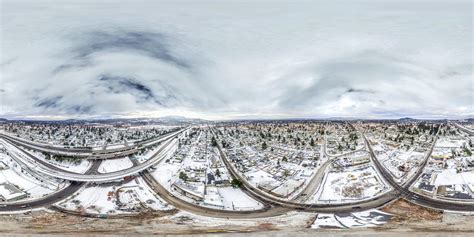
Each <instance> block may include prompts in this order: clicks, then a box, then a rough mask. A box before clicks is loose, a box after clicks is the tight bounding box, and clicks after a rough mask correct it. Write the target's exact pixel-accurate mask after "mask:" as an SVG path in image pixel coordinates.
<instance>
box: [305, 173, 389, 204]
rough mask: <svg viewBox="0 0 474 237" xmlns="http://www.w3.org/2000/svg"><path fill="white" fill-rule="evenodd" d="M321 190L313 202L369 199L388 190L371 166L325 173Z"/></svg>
mask: <svg viewBox="0 0 474 237" xmlns="http://www.w3.org/2000/svg"><path fill="white" fill-rule="evenodd" d="M322 185H323V186H322V188H320V189H319V190H318V192H317V193H316V195H315V196H314V197H313V200H312V201H313V202H326V203H331V202H352V201H359V200H365V199H370V198H373V197H375V196H378V195H381V194H382V193H384V192H386V191H388V190H389V186H388V184H385V183H384V180H383V179H382V178H381V177H380V176H379V174H378V172H377V171H376V170H375V168H374V167H373V166H372V165H362V166H356V167H350V168H346V169H345V170H343V171H341V172H335V171H331V172H328V173H326V175H325V177H324V179H323V184H322Z"/></svg>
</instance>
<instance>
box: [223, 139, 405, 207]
mask: <svg viewBox="0 0 474 237" xmlns="http://www.w3.org/2000/svg"><path fill="white" fill-rule="evenodd" d="M214 136H215V134H214ZM217 148H218V151H219V155H220V156H221V158H222V161H223V162H224V164H225V166H226V167H227V170H228V171H229V174H230V176H231V177H232V178H234V179H239V180H241V181H242V183H243V185H242V190H243V191H244V192H245V193H246V194H247V195H249V196H250V197H252V198H254V199H256V200H259V201H260V202H262V203H264V204H270V205H273V206H281V207H285V208H291V209H296V210H302V211H308V212H318V213H340V212H343V213H346V212H352V211H354V210H357V211H362V210H368V209H373V208H378V207H381V206H384V205H386V204H388V203H390V202H392V201H394V200H395V199H397V197H398V195H399V194H398V193H397V192H387V193H385V194H383V195H380V196H377V197H373V198H371V199H367V200H363V201H357V202H351V203H333V204H306V203H299V202H295V201H289V200H284V199H281V198H277V197H275V196H273V195H271V194H268V193H266V192H265V191H262V190H260V189H258V188H256V187H254V186H253V185H252V184H250V183H249V182H248V181H247V180H246V179H245V178H244V177H243V176H242V175H241V174H240V172H239V171H237V169H236V168H235V167H234V165H233V164H232V162H230V161H229V159H228V158H227V155H226V154H225V153H224V152H223V151H222V148H221V146H220V144H219V143H218V145H217Z"/></svg>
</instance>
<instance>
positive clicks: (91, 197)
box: [56, 178, 173, 215]
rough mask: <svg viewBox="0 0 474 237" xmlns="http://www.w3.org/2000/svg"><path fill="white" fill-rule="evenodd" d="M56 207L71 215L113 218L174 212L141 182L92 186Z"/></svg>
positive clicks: (140, 180) (137, 179)
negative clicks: (119, 215)
mask: <svg viewBox="0 0 474 237" xmlns="http://www.w3.org/2000/svg"><path fill="white" fill-rule="evenodd" d="M56 205H58V206H60V207H62V208H65V209H68V210H71V211H80V212H86V213H91V214H109V215H112V214H127V213H134V212H138V211H140V210H146V209H152V210H169V209H172V208H173V206H171V205H169V204H168V203H166V202H165V201H164V200H162V199H161V198H160V197H159V196H158V195H156V194H155V193H154V192H153V191H152V190H151V189H150V188H149V187H148V186H147V185H146V183H145V182H144V181H143V180H142V179H141V178H136V179H134V180H132V181H130V182H128V183H125V184H122V185H117V186H115V185H114V186H109V185H89V186H87V187H85V188H83V189H82V190H80V191H78V192H77V193H75V194H74V195H73V196H71V197H70V198H68V199H67V200H65V201H62V202H60V203H58V204H56Z"/></svg>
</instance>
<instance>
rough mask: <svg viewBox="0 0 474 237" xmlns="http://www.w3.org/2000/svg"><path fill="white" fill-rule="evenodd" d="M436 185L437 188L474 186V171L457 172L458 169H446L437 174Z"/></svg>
mask: <svg viewBox="0 0 474 237" xmlns="http://www.w3.org/2000/svg"><path fill="white" fill-rule="evenodd" d="M434 184H435V185H436V186H440V185H454V184H474V171H468V172H457V171H456V169H445V170H442V171H441V172H439V173H437V175H436V178H435V181H434Z"/></svg>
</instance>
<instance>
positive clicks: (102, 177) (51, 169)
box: [26, 131, 181, 182]
mask: <svg viewBox="0 0 474 237" xmlns="http://www.w3.org/2000/svg"><path fill="white" fill-rule="evenodd" d="M180 133H181V131H178V132H174V133H172V134H169V135H166V136H164V137H162V138H161V139H160V141H159V142H162V143H161V147H160V148H159V149H158V150H157V151H156V152H155V153H154V154H153V155H152V158H150V159H148V160H147V161H145V162H143V163H141V164H139V165H136V166H133V167H131V168H129V169H125V170H119V171H115V172H110V173H104V174H100V173H91V174H78V173H73V172H70V171H65V170H63V169H61V168H58V167H56V166H51V165H45V164H44V161H41V160H40V159H38V158H36V157H34V156H32V155H31V154H30V157H32V158H33V159H35V161H37V162H35V163H30V165H33V167H34V168H35V172H41V173H43V174H45V175H49V176H52V177H55V178H59V179H64V180H70V181H80V182H107V181H114V180H118V179H121V178H123V177H126V176H131V175H135V174H137V173H139V172H141V171H143V170H145V169H148V168H149V167H151V166H153V165H155V164H156V163H157V162H159V161H160V160H161V159H162V158H163V157H165V152H163V151H166V150H167V148H168V146H169V145H170V144H171V143H172V141H173V140H174V138H175V137H177V136H178V135H179V134H180ZM26 155H28V153H26Z"/></svg>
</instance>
